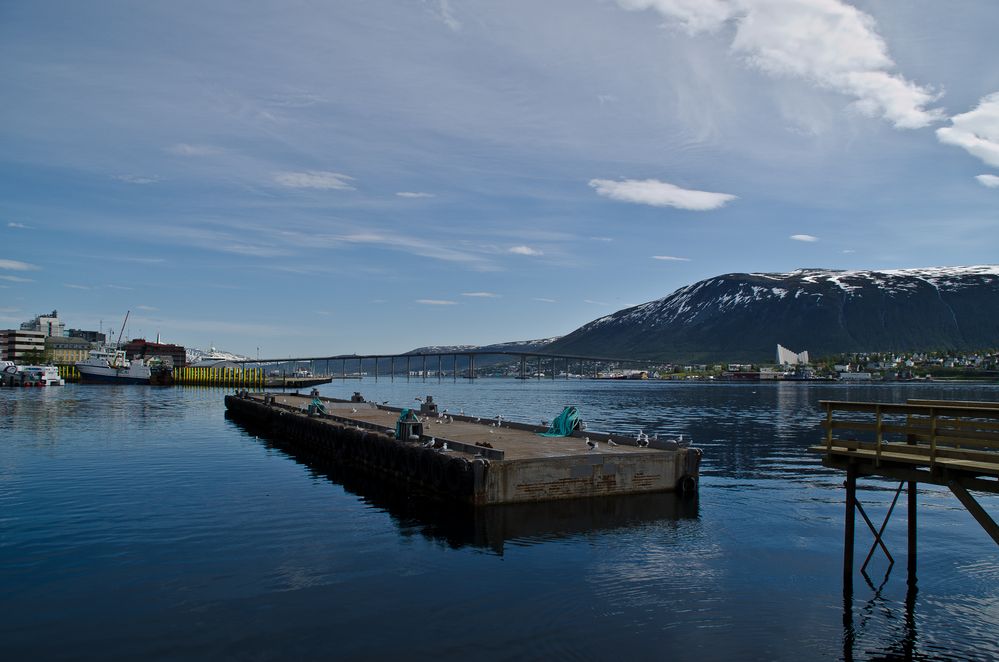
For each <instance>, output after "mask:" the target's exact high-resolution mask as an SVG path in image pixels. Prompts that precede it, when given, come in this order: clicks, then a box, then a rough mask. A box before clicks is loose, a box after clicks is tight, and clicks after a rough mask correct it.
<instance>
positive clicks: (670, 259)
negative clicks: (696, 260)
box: [652, 255, 690, 262]
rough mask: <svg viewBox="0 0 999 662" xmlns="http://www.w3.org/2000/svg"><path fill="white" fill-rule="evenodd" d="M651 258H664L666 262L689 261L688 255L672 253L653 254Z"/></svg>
mask: <svg viewBox="0 0 999 662" xmlns="http://www.w3.org/2000/svg"><path fill="white" fill-rule="evenodd" d="M652 259H653V260H664V261H666V262H690V258H689V257H676V256H674V255H653V256H652Z"/></svg>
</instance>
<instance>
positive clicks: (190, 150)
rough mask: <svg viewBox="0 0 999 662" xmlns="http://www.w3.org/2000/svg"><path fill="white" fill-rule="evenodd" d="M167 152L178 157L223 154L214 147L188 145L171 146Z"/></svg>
mask: <svg viewBox="0 0 999 662" xmlns="http://www.w3.org/2000/svg"><path fill="white" fill-rule="evenodd" d="M166 151H167V152H169V153H171V154H176V155H177V156H213V155H215V154H220V153H221V152H222V150H221V149H220V148H218V147H214V146H212V145H190V144H188V143H177V144H176V145H170V146H169V147H167V148H166Z"/></svg>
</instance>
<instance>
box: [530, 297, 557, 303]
mask: <svg viewBox="0 0 999 662" xmlns="http://www.w3.org/2000/svg"><path fill="white" fill-rule="evenodd" d="M533 300H534V301H540V302H541V303H558V301H557V300H556V299H548V298H546V297H533Z"/></svg>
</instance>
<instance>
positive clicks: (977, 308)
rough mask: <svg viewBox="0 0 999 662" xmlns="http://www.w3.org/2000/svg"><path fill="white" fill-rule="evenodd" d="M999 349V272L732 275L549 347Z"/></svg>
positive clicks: (756, 356) (678, 352)
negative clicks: (997, 347)
mask: <svg viewBox="0 0 999 662" xmlns="http://www.w3.org/2000/svg"><path fill="white" fill-rule="evenodd" d="M778 343H780V344H782V345H784V346H785V347H789V348H792V349H795V350H796V351H802V350H808V351H809V353H810V354H811V355H812V356H822V355H825V354H832V353H838V352H854V351H894V350H897V351H903V350H933V349H983V348H988V347H996V346H999V266H997V265H983V266H972V267H940V268H926V269H894V270H885V271H834V270H826V269H798V270H797V271H793V272H791V273H752V274H740V273H737V274H725V275H723V276H716V277H714V278H709V279H707V280H702V281H700V282H698V283H694V284H693V285H688V286H687V287H683V288H680V289H679V290H677V291H676V292H673V293H672V294H670V295H669V296H667V297H664V298H662V299H657V300H655V301H650V302H648V303H644V304H641V305H639V306H634V307H632V308H627V309H625V310H620V311H618V312H616V313H614V314H612V315H608V316H606V317H602V318H600V319H598V320H595V321H593V322H590V323H589V324H586V325H584V326H582V327H580V328H579V329H577V330H576V331H574V332H572V333H570V334H569V335H567V336H564V337H563V338H562V339H561V340H558V341H556V342H554V343H552V344H551V346H550V347H549V349H551V350H552V351H557V352H566V353H569V352H572V353H580V354H593V355H600V356H624V357H632V356H638V357H649V358H662V359H665V360H704V361H712V360H766V359H768V358H772V357H773V356H774V352H775V349H776V346H777V344H778Z"/></svg>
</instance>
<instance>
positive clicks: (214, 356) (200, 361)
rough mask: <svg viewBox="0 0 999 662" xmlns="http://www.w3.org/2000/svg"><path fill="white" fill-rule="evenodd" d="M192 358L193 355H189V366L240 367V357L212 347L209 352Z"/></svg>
mask: <svg viewBox="0 0 999 662" xmlns="http://www.w3.org/2000/svg"><path fill="white" fill-rule="evenodd" d="M191 359H192V357H190V356H189V357H188V363H187V366H188V367H189V368H236V367H239V363H238V361H239V360H240V357H238V356H236V355H235V354H230V353H229V352H222V351H219V350H217V349H215V348H214V347H212V348H211V349H210V350H209V351H208V353H206V354H202V355H201V356H198V357H197V358H194V359H193V360H191Z"/></svg>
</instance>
